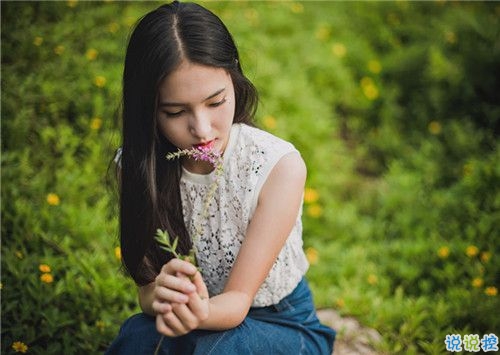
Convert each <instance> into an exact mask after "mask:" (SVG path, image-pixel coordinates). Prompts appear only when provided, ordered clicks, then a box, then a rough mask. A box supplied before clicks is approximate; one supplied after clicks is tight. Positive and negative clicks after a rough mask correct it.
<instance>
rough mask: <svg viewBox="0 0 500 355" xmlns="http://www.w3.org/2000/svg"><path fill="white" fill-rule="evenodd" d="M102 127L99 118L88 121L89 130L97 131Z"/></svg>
mask: <svg viewBox="0 0 500 355" xmlns="http://www.w3.org/2000/svg"><path fill="white" fill-rule="evenodd" d="M101 126H102V120H101V119H100V118H99V117H94V118H93V119H91V120H90V129H91V130H93V131H97V130H98V129H99V128H101Z"/></svg>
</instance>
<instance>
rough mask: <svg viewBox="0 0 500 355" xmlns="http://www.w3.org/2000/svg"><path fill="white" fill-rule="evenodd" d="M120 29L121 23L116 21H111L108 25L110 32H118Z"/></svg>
mask: <svg viewBox="0 0 500 355" xmlns="http://www.w3.org/2000/svg"><path fill="white" fill-rule="evenodd" d="M119 29H120V25H119V24H117V23H116V22H111V23H110V24H109V25H108V32H110V33H116V32H118V30H119Z"/></svg>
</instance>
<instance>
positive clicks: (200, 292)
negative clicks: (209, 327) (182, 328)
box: [188, 272, 209, 321]
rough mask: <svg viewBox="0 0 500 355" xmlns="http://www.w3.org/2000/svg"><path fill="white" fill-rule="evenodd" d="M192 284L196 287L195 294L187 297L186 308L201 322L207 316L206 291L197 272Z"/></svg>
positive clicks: (207, 296)
mask: <svg viewBox="0 0 500 355" xmlns="http://www.w3.org/2000/svg"><path fill="white" fill-rule="evenodd" d="M193 282H194V284H195V285H196V286H197V292H195V293H192V294H190V295H189V303H188V306H189V309H190V310H191V312H193V314H194V315H195V316H196V317H197V318H198V320H200V321H203V320H205V319H207V318H208V316H209V304H208V299H209V294H208V290H207V287H206V285H205V282H204V281H203V278H202V276H201V274H200V273H199V272H198V273H197V274H196V275H195V276H194V279H193Z"/></svg>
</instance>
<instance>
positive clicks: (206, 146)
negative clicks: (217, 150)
mask: <svg viewBox="0 0 500 355" xmlns="http://www.w3.org/2000/svg"><path fill="white" fill-rule="evenodd" d="M214 143H215V139H212V140H211V141H208V142H206V143H199V144H194V145H193V147H194V148H196V149H204V150H205V149H212V147H213V145H214Z"/></svg>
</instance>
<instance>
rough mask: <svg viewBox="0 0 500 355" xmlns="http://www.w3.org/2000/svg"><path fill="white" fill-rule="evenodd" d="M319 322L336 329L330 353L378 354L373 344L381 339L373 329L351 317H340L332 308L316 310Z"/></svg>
mask: <svg viewBox="0 0 500 355" xmlns="http://www.w3.org/2000/svg"><path fill="white" fill-rule="evenodd" d="M318 317H319V319H320V320H321V322H322V323H323V324H325V325H327V326H329V327H332V328H333V329H335V330H336V331H337V338H336V340H335V346H334V351H333V354H332V355H380V353H378V352H376V351H375V350H374V347H373V345H374V344H377V343H378V342H380V341H381V340H382V336H381V335H380V334H379V333H378V332H377V331H376V330H375V329H370V328H365V327H363V326H361V324H359V322H358V321H357V320H356V319H354V318H351V317H341V316H340V315H339V314H338V313H337V312H336V311H334V310H332V309H320V310H318Z"/></svg>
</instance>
